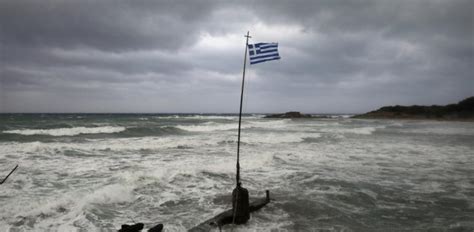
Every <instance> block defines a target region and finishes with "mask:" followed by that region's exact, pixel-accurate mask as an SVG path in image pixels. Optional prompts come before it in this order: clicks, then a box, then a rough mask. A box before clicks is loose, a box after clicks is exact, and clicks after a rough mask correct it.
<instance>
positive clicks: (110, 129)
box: [3, 126, 126, 136]
mask: <svg viewBox="0 0 474 232" xmlns="http://www.w3.org/2000/svg"><path fill="white" fill-rule="evenodd" d="M124 130H126V128H125V127H122V126H102V127H73V128H56V129H20V130H7V131H3V133H6V134H21V135H51V136H74V135H79V134H106V133H107V134H112V133H118V132H122V131H124Z"/></svg>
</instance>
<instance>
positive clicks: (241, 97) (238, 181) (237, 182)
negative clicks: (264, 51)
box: [235, 31, 251, 186]
mask: <svg viewBox="0 0 474 232" xmlns="http://www.w3.org/2000/svg"><path fill="white" fill-rule="evenodd" d="M245 37H247V41H246V42H245V54H244V71H243V73H242V88H241V92H240V111H239V132H238V135H237V173H236V176H235V180H236V186H238V185H239V183H240V163H239V160H240V128H241V125H242V102H243V101H244V83H245V66H246V64H247V49H248V45H249V38H251V37H250V35H249V32H248V31H247V35H246V36H245Z"/></svg>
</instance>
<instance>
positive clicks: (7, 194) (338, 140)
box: [0, 114, 474, 232]
mask: <svg viewBox="0 0 474 232" xmlns="http://www.w3.org/2000/svg"><path fill="white" fill-rule="evenodd" d="M237 127H238V116H237V115H232V114H1V115H0V178H1V179H3V178H4V177H5V176H6V175H7V174H8V173H9V172H10V170H12V169H13V168H14V167H15V165H17V164H18V165H19V167H18V168H17V170H16V171H15V172H14V173H13V174H12V175H11V176H10V177H9V178H8V179H7V180H6V181H5V183H3V184H2V185H0V205H1V207H0V231H117V230H118V229H120V226H121V225H122V224H133V223H138V222H142V223H144V224H145V228H150V227H152V226H154V225H156V224H158V223H162V224H163V225H164V231H186V230H187V229H189V228H192V227H193V226H195V225H197V224H199V223H201V222H203V221H205V220H207V219H209V218H211V217H213V216H215V215H216V214H218V213H220V212H222V211H224V210H227V209H230V208H231V198H230V195H231V192H232V190H233V188H234V187H235V172H236V170H235V166H236V150H237ZM240 158H241V161H240V163H241V179H242V185H243V187H245V188H247V189H248V191H249V193H250V198H251V199H257V198H261V197H264V194H265V190H270V195H271V199H272V202H271V203H270V204H268V205H267V206H266V207H264V208H263V209H261V210H260V211H257V212H255V213H253V214H252V215H251V218H250V220H249V222H248V223H247V224H245V225H240V226H232V225H229V226H225V227H223V228H222V229H223V231H431V232H435V231H474V123H473V122H451V121H424V120H375V119H373V120H364V119H353V118H350V117H349V116H348V115H331V116H329V117H327V118H310V119H266V118H264V115H260V114H246V115H244V117H243V118H242V143H241V153H240ZM216 231H218V229H216Z"/></svg>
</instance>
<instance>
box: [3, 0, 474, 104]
mask: <svg viewBox="0 0 474 232" xmlns="http://www.w3.org/2000/svg"><path fill="white" fill-rule="evenodd" d="M472 12H473V3H472V1H461V0H456V1H424V0H419V1H350V2H340V1H235V2H224V1H201V0H200V1H25V0H18V1H2V2H1V3H0V23H1V25H0V26H1V27H0V40H1V44H0V46H1V53H2V54H1V65H2V67H1V70H0V71H1V80H0V90H1V93H0V98H1V99H0V107H1V108H0V112H2V111H3V112H6V111H29V112H32V111H56V112H58V111H76V112H77V111H87V112H91V111H101V112H102V111H112V112H119V111H126V112H137V111H147V112H171V111H176V112H235V109H237V106H236V104H237V103H238V101H236V100H235V99H238V93H239V78H240V75H241V73H240V72H241V66H242V58H243V57H242V56H243V46H242V43H243V37H242V34H243V33H244V32H246V31H247V30H251V33H252V35H253V36H254V37H253V39H252V41H256V42H259V41H277V42H279V43H280V54H281V56H282V60H281V61H279V62H278V63H273V64H261V65H257V66H251V67H250V69H249V79H250V83H249V92H248V95H249V96H248V97H249V98H250V99H253V100H254V101H249V103H248V108H247V110H248V111H260V112H261V111H285V110H301V111H306V112H362V111H366V110H370V109H372V108H374V107H379V106H381V105H385V104H435V103H438V104H446V103H452V102H456V101H458V100H461V99H462V98H464V97H467V96H469V95H474V83H473V77H472V76H473V68H472V67H473V59H474V58H473V56H474V44H473V43H474V42H473V41H474V38H473V30H474V29H473V24H474V22H473V20H474V19H473V14H472ZM47 102H50V103H54V104H48V103H47Z"/></svg>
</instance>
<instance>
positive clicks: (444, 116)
mask: <svg viewBox="0 0 474 232" xmlns="http://www.w3.org/2000/svg"><path fill="white" fill-rule="evenodd" d="M354 118H395V119H435V120H462V121H464V120H467V121H472V120H474V96H473V97H469V98H466V99H464V100H462V101H460V102H459V103H457V104H449V105H445V106H439V105H432V106H419V105H413V106H400V105H396V106H384V107H382V108H380V109H378V110H375V111H371V112H368V113H365V114H360V115H356V116H354Z"/></svg>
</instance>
